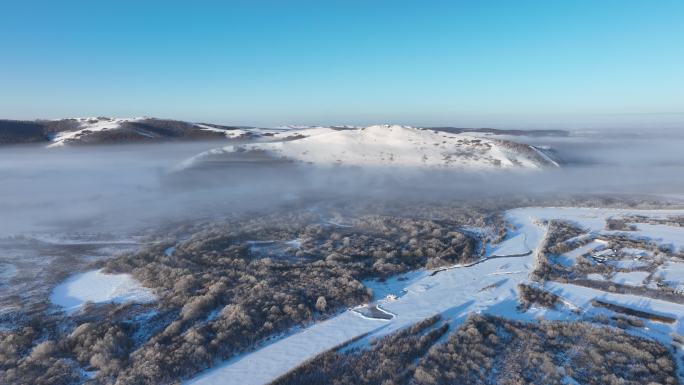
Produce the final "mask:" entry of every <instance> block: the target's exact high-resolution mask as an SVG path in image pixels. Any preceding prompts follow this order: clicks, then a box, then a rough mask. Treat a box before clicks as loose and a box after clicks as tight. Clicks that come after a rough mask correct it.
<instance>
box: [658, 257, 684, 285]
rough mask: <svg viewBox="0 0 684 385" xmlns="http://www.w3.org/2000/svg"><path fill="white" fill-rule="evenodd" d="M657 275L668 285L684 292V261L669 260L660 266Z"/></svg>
mask: <svg viewBox="0 0 684 385" xmlns="http://www.w3.org/2000/svg"><path fill="white" fill-rule="evenodd" d="M655 276H656V277H660V278H661V279H662V280H663V282H664V283H665V284H666V285H668V286H670V287H672V288H674V289H676V290H677V291H680V292H684V263H682V262H667V263H665V264H663V265H662V266H659V267H658V269H657V270H656V272H655Z"/></svg>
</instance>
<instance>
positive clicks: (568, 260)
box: [555, 239, 608, 267]
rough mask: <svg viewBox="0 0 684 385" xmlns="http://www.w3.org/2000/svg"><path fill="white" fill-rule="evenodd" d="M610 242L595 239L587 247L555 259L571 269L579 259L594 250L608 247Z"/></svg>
mask: <svg viewBox="0 0 684 385" xmlns="http://www.w3.org/2000/svg"><path fill="white" fill-rule="evenodd" d="M607 244H608V242H606V241H604V240H601V239H595V240H593V241H591V242H589V243H587V244H586V245H583V246H580V247H578V248H576V249H574V250H570V251H568V252H567V253H563V254H561V255H559V256H558V257H556V258H555V261H556V262H557V263H559V264H561V265H563V266H566V267H570V266H572V265H574V264H575V263H576V262H577V258H579V257H581V256H583V255H584V254H586V253H588V252H591V251H594V250H600V249H602V248H604V247H606V245H607Z"/></svg>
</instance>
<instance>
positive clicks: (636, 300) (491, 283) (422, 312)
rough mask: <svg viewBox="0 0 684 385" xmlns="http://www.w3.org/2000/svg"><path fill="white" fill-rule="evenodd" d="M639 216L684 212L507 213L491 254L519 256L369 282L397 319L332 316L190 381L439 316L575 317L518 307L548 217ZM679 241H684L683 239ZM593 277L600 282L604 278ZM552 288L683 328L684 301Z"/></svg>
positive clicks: (250, 376) (248, 371) (584, 221)
mask: <svg viewBox="0 0 684 385" xmlns="http://www.w3.org/2000/svg"><path fill="white" fill-rule="evenodd" d="M635 213H638V214H640V215H647V216H653V217H667V216H669V215H682V214H683V213H684V211H655V210H651V211H647V210H618V209H585V208H536V207H532V208H521V209H515V210H511V211H508V212H507V213H506V216H505V217H506V220H507V221H508V222H509V223H511V224H513V225H514V227H515V230H514V231H512V232H510V233H509V235H508V236H507V238H506V240H504V241H503V242H502V243H501V244H499V245H495V246H494V247H491V248H489V249H488V250H487V253H486V254H487V255H486V258H488V257H493V256H505V255H511V257H508V258H489V259H485V260H484V261H483V262H481V263H477V264H474V265H464V266H453V267H451V268H448V269H447V270H443V271H440V272H438V273H437V274H435V275H430V274H429V272H427V271H425V270H419V271H417V272H414V273H410V274H404V275H402V277H405V279H399V277H396V278H393V279H390V280H388V281H387V282H377V281H368V282H366V285H367V286H369V287H372V288H373V290H374V292H375V296H374V297H375V298H374V303H375V304H377V305H380V306H381V307H382V309H384V310H385V311H387V312H389V313H391V314H393V315H394V317H393V318H392V319H391V320H379V319H372V318H367V317H362V316H361V315H359V314H357V313H356V312H354V311H353V310H351V309H350V310H348V311H346V312H344V313H342V314H340V315H338V316H335V317H333V318H331V319H329V320H327V321H324V322H320V323H316V324H313V325H312V326H310V327H308V328H306V329H304V330H303V331H300V332H295V333H294V334H290V335H289V336H287V337H285V338H282V339H280V340H278V341H276V342H273V343H271V344H270V345H267V346H265V347H263V348H261V349H259V350H256V351H254V352H251V353H246V354H244V355H241V356H239V357H237V358H235V359H232V360H230V361H227V362H225V363H223V364H222V365H220V366H218V367H216V368H213V369H210V370H208V371H206V372H205V373H202V374H200V375H199V376H197V377H195V378H193V379H190V380H189V381H187V382H186V384H193V385H227V384H241V385H257V384H266V383H269V382H271V381H273V380H275V379H276V378H278V377H280V376H281V375H283V374H285V373H287V372H288V371H290V370H292V369H294V368H296V367H297V366H298V365H300V364H302V363H303V362H305V361H307V360H309V359H311V358H313V357H315V356H316V355H317V354H319V353H321V352H323V351H326V350H329V349H332V348H334V347H337V346H340V345H342V344H344V343H346V342H349V341H350V340H352V339H354V338H358V337H364V336H365V337H364V338H370V337H379V336H383V335H386V334H388V333H391V332H394V331H397V330H399V329H402V328H405V327H407V326H410V325H412V324H414V323H416V322H418V321H421V320H423V319H425V318H427V317H431V316H433V315H436V314H441V315H442V316H443V317H444V318H445V319H447V320H451V322H452V323H455V324H456V325H457V324H458V322H460V321H462V320H464V319H465V318H466V317H467V316H468V315H469V314H471V313H487V314H493V315H498V316H503V317H506V318H509V319H525V320H533V319H534V317H535V316H536V315H545V317H546V316H548V317H551V318H556V319H571V318H572V317H574V316H572V315H571V313H569V312H554V311H545V310H540V309H534V308H531V309H530V310H529V311H528V312H526V313H521V312H519V311H518V310H517V308H516V307H517V305H518V293H517V287H518V284H519V283H524V282H529V281H528V275H529V273H530V272H531V271H532V270H533V269H534V266H535V263H536V256H537V253H538V249H539V248H540V246H541V245H542V240H543V239H544V237H545V234H546V227H545V225H544V224H543V223H544V221H548V220H551V219H562V220H567V221H571V222H574V223H577V224H578V225H580V226H581V227H584V228H586V229H587V231H590V232H593V233H596V234H598V233H603V232H605V231H604V228H605V220H606V218H609V217H612V216H618V215H627V214H635ZM632 233H636V235H638V236H642V237H649V236H660V235H662V233H663V232H662V231H657V230H655V229H652V228H643V229H640V230H639V231H637V232H632ZM673 240H675V239H673ZM677 241H678V242H684V239H677ZM513 255H515V256H514V257H513ZM521 255H522V256H521ZM641 273H643V272H641ZM627 274H629V275H626V276H624V277H622V278H624V279H632V280H638V279H639V278H640V277H637V276H636V275H635V274H633V273H627ZM592 278H595V279H598V278H599V277H592ZM601 278H603V277H601ZM544 288H545V289H546V290H549V291H551V292H553V293H555V294H557V295H559V296H560V297H561V299H562V300H563V303H565V304H566V305H567V306H569V307H570V308H573V309H574V308H579V309H585V308H589V307H591V301H592V300H593V299H596V298H599V299H602V300H604V301H607V302H611V303H615V304H620V305H623V306H629V307H632V308H637V309H644V310H646V311H653V312H657V313H658V314H663V315H671V316H674V317H676V318H677V320H678V321H677V322H676V323H675V324H674V325H668V326H665V329H666V330H665V331H664V332H663V333H664V334H662V336H665V337H663V338H669V337H667V336H669V334H667V333H670V332H672V331H677V332H681V330H679V329H680V328H681V326H680V322H681V320H682V318H683V317H684V305H680V304H674V303H671V302H667V301H663V300H655V299H649V298H645V297H640V296H636V295H624V294H615V293H608V292H603V291H600V290H595V289H589V288H585V287H581V286H576V285H572V284H562V283H557V282H546V283H545V285H544ZM388 294H395V295H397V297H398V298H396V299H392V300H390V299H387V298H386V296H387V295H388ZM535 312H536V313H535ZM649 325H650V324H649Z"/></svg>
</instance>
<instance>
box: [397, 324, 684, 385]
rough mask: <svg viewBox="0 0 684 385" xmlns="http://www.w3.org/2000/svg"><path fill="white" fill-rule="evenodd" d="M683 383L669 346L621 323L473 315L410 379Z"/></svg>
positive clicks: (557, 384) (549, 384) (505, 383)
mask: <svg viewBox="0 0 684 385" xmlns="http://www.w3.org/2000/svg"><path fill="white" fill-rule="evenodd" d="M569 379H574V380H575V381H576V382H577V383H580V384H587V385H605V384H610V385H612V384H614V385H618V384H619V385H642V384H649V385H656V384H663V385H664V384H678V380H677V374H676V365H675V362H674V359H673V357H672V354H671V352H670V351H669V350H668V349H666V348H665V347H664V346H662V345H660V344H659V343H657V342H655V341H652V340H647V339H643V338H640V337H636V336H634V335H631V334H628V333H626V332H624V331H622V330H620V329H616V328H612V327H603V326H602V327H599V326H596V325H594V324H591V323H587V322H572V323H567V322H557V321H556V322H550V321H541V322H535V323H523V322H516V321H510V320H506V319H503V318H497V317H492V316H481V315H475V316H472V317H471V318H470V319H469V320H468V321H467V322H466V323H465V324H464V325H463V326H462V327H461V328H460V329H459V330H458V331H456V332H455V333H453V334H452V335H451V336H450V337H449V340H448V341H447V342H446V343H444V344H440V345H435V347H434V348H433V349H431V350H430V351H429V353H428V354H427V356H426V357H425V358H423V359H422V360H421V361H420V363H419V364H418V367H417V368H416V370H415V374H414V378H413V379H412V382H411V383H412V384H420V385H433V384H473V385H478V384H483V385H484V384H487V385H489V384H491V385H522V384H539V385H561V384H565V383H568V381H569Z"/></svg>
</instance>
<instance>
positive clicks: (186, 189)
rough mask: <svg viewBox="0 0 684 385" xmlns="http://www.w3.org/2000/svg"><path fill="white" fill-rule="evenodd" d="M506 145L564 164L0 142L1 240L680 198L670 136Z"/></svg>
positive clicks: (683, 189) (682, 183)
mask: <svg viewBox="0 0 684 385" xmlns="http://www.w3.org/2000/svg"><path fill="white" fill-rule="evenodd" d="M511 139H513V140H518V141H522V142H526V143H531V144H534V145H543V146H549V147H552V148H554V149H555V150H556V154H557V157H558V158H559V159H561V160H562V161H563V162H564V166H563V167H562V168H561V169H549V170H546V171H541V172H539V171H525V172H511V171H507V172H506V171H502V172H481V173H463V172H459V171H454V170H449V171H426V170H398V169H386V170H381V169H373V170H360V169H345V168H343V167H342V168H340V167H337V168H332V169H320V168H315V167H312V166H297V167H276V168H275V169H272V170H269V167H257V168H250V167H243V166H230V167H225V168H222V167H214V168H212V169H210V170H204V169H202V170H200V169H194V170H193V169H190V170H185V171H183V172H181V173H179V172H177V171H175V170H176V168H177V166H178V165H179V164H180V163H181V162H182V161H183V160H186V159H188V158H190V157H191V156H193V155H195V154H198V153H200V152H202V151H204V150H207V149H210V148H214V147H219V146H220V145H221V143H217V142H213V143H182V144H179V143H167V144H158V145H136V146H112V147H100V146H95V147H67V148H56V149H46V148H43V147H8V148H3V149H2V150H0V180H1V181H2V183H1V184H0V213H1V215H2V220H1V221H0V236H2V237H4V236H8V235H16V234H25V233H27V232H32V231H39V232H48V233H50V232H56V233H64V232H85V233H99V232H109V231H115V232H125V231H124V230H126V229H135V228H140V227H141V226H143V227H148V228H153V227H154V226H156V225H158V224H159V223H161V222H163V221H165V220H168V219H171V218H173V219H182V218H184V217H186V216H202V215H216V214H218V215H220V214H222V213H226V212H234V211H236V210H251V209H268V207H271V205H274V204H281V203H285V202H298V201H300V200H316V199H325V198H326V197H344V198H350V199H360V198H362V197H366V196H369V195H372V196H374V197H376V198H386V199H388V200H390V199H400V198H407V199H428V200H435V199H442V198H448V199H453V198H465V199H467V198H469V197H473V198H479V197H481V196H483V195H488V196H497V195H499V194H501V195H507V194H510V193H520V194H525V193H535V194H536V193H540V194H547V193H553V194H560V193H562V194H565V193H575V192H577V193H586V192H589V193H594V192H595V193H608V194H611V193H615V194H628V193H647V194H661V195H669V196H676V195H677V194H680V193H684V179H683V178H682V177H681V176H682V170H684V152H682V151H681V149H682V148H684V136H683V135H680V134H678V133H677V132H676V131H670V132H667V133H662V132H661V133H659V136H654V135H616V134H615V132H610V133H607V134H606V133H601V132H599V133H575V134H573V135H571V136H569V137H546V138H535V137H511ZM133 231H135V230H133Z"/></svg>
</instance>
